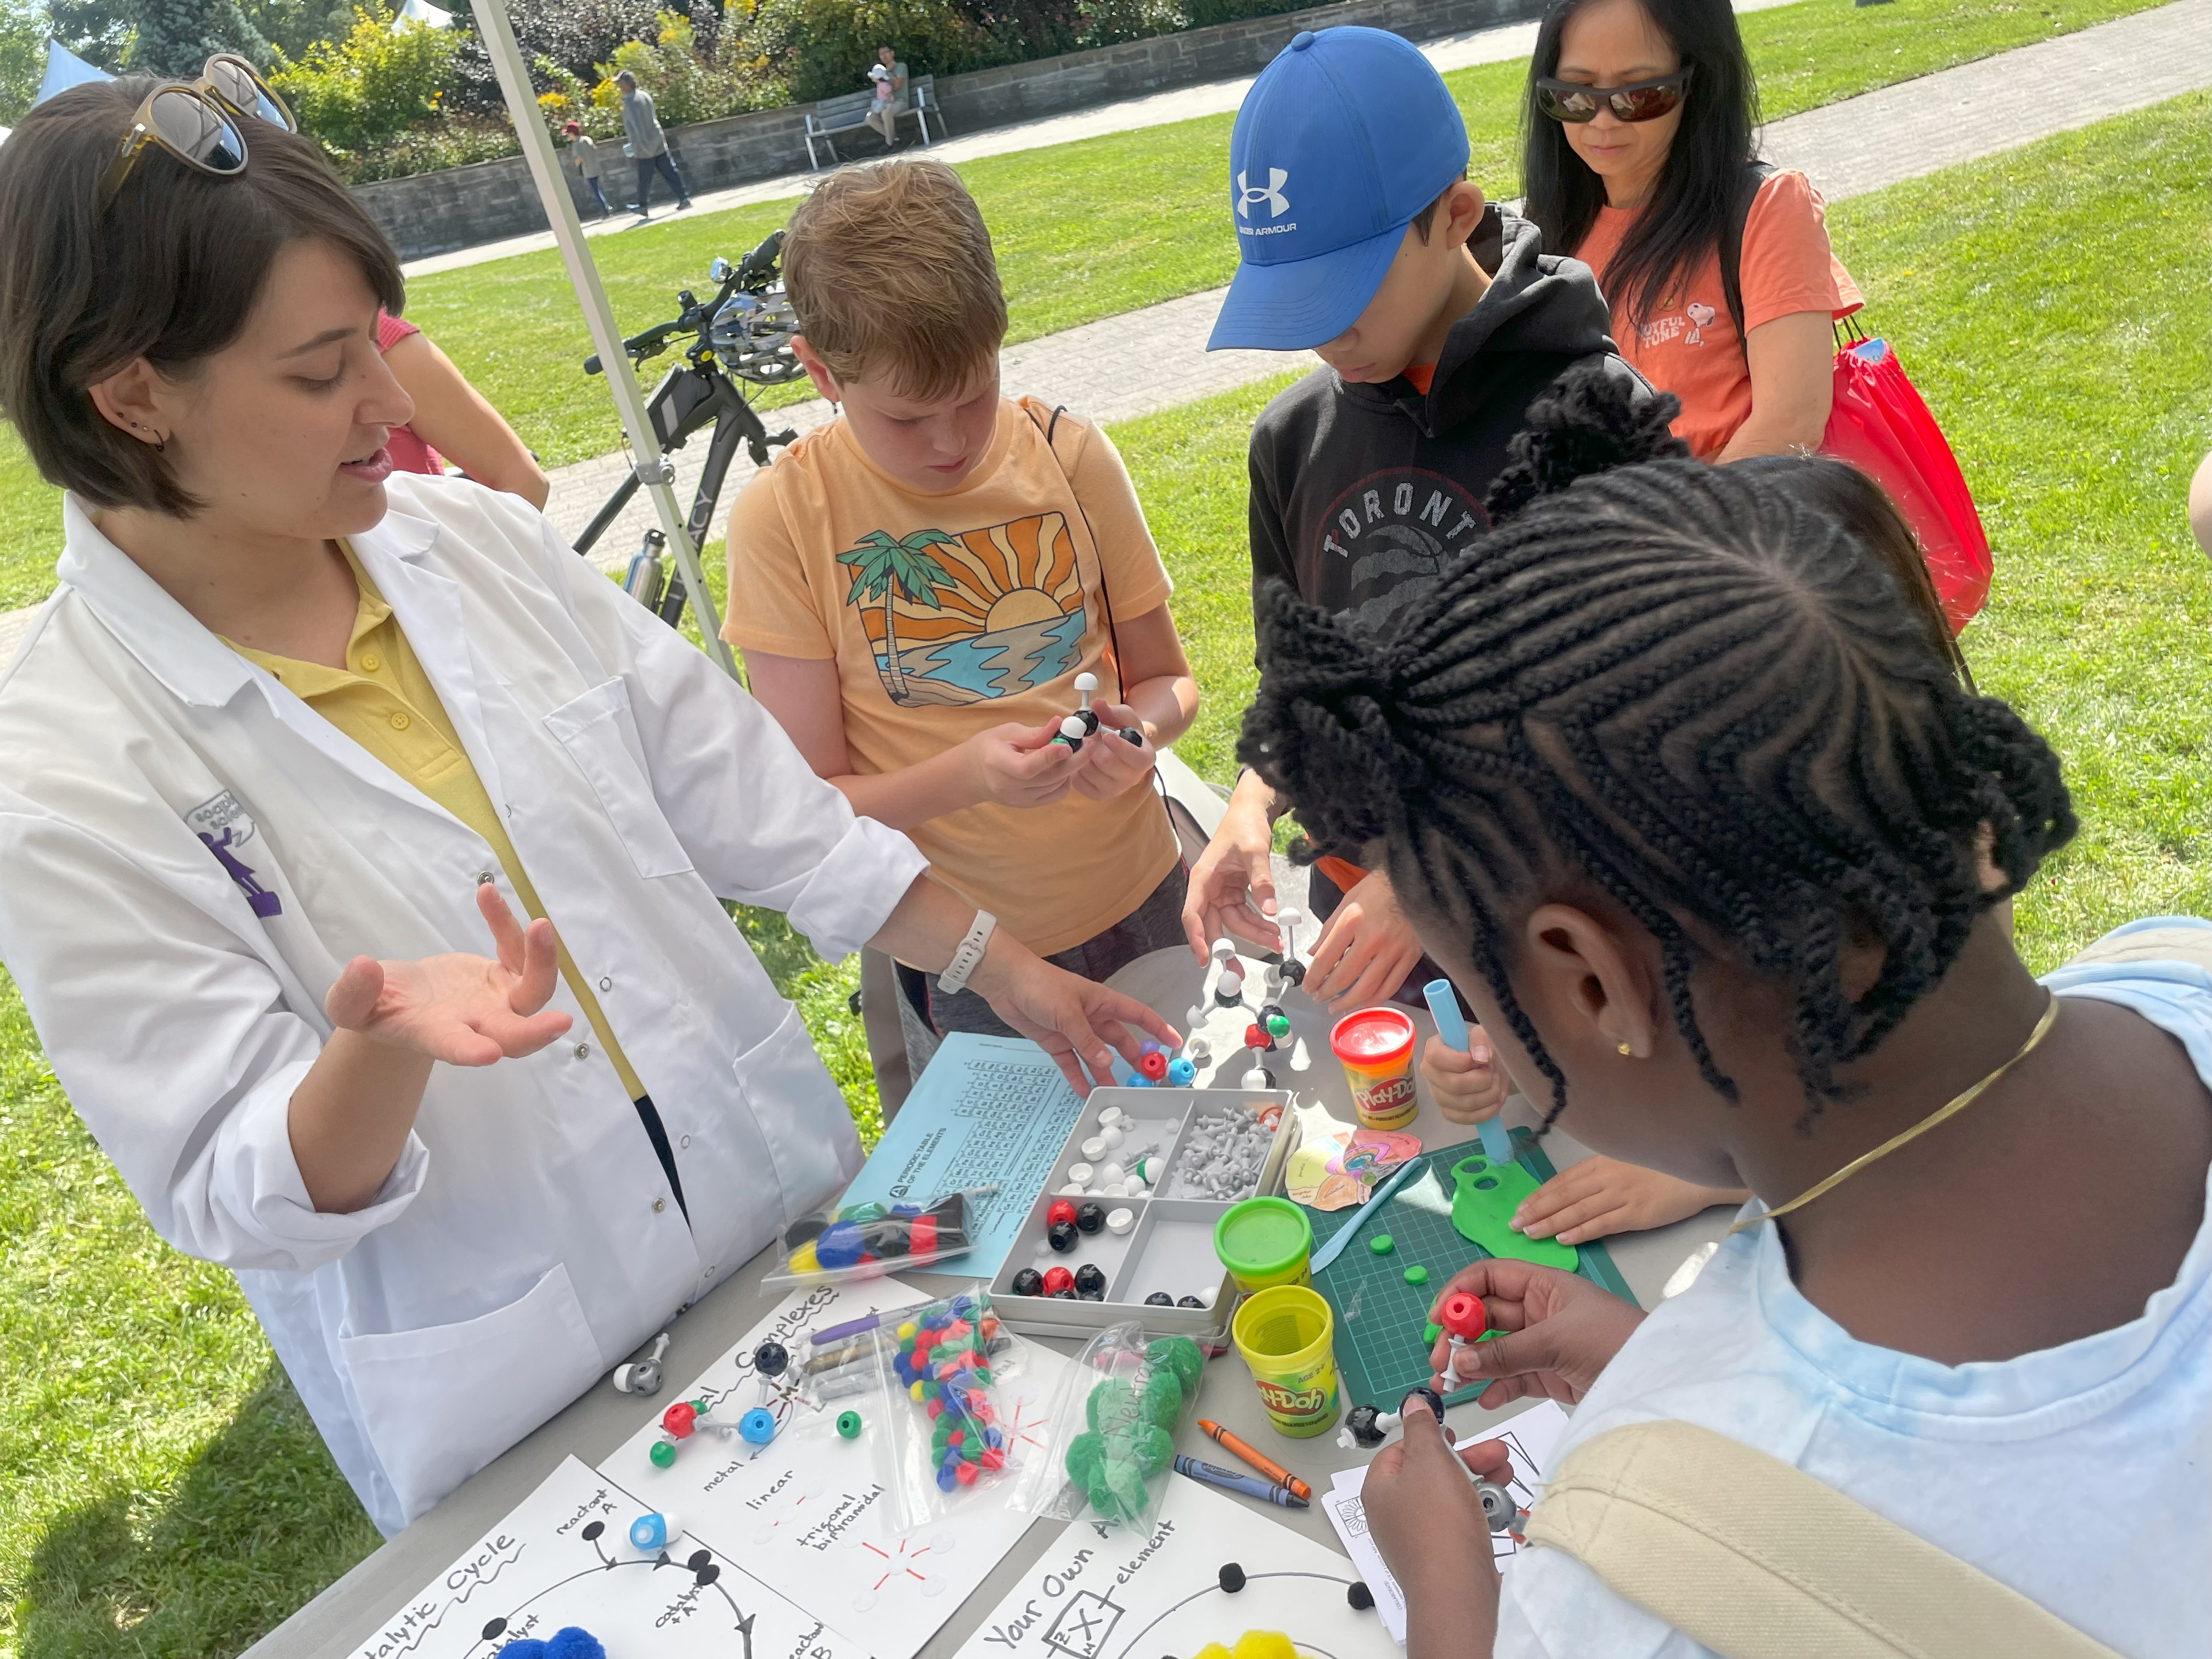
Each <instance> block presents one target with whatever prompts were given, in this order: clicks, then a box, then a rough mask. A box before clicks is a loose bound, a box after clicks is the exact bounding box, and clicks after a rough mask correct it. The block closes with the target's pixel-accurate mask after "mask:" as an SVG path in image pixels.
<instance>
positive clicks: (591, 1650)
mask: <svg viewBox="0 0 2212 1659" xmlns="http://www.w3.org/2000/svg"><path fill="white" fill-rule="evenodd" d="M501 1651H502V1652H505V1651H506V1650H505V1649H502V1650H501ZM545 1659H607V1650H606V1649H605V1648H604V1647H603V1646H601V1645H600V1644H599V1638H598V1637H596V1636H594V1635H592V1632H589V1631H587V1630H584V1629H582V1628H580V1626H575V1625H563V1626H562V1627H561V1628H560V1629H559V1630H556V1631H555V1632H553V1637H552V1639H551V1640H550V1641H549V1642H547V1643H546V1644H545Z"/></svg>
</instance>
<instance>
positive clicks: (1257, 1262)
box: [1213, 1197, 1313, 1291]
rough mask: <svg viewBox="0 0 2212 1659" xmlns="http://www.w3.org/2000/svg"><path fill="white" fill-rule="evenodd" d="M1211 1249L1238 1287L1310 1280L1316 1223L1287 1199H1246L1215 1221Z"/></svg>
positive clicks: (1259, 1287) (1266, 1287) (1259, 1288)
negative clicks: (1308, 1263)
mask: <svg viewBox="0 0 2212 1659" xmlns="http://www.w3.org/2000/svg"><path fill="white" fill-rule="evenodd" d="M1213 1253H1214V1255H1218V1256H1219V1257H1220V1258H1221V1265H1222V1266H1223V1267H1226V1268H1228V1269H1229V1272H1230V1274H1231V1277H1232V1278H1234V1279H1236V1281H1237V1289H1238V1290H1240V1291H1265V1290H1270V1289H1272V1288H1273V1287H1274V1286H1275V1285H1310V1284H1312V1283H1313V1274H1312V1273H1311V1272H1310V1270H1309V1268H1308V1267H1307V1265H1306V1264H1307V1262H1308V1260H1309V1259H1310V1257H1311V1256H1312V1255H1313V1223H1312V1222H1310V1221H1309V1220H1307V1219H1306V1212H1304V1210H1302V1209H1300V1208H1299V1207H1298V1206H1297V1205H1295V1204H1293V1203H1291V1200H1288V1199H1287V1198H1273V1197H1267V1198H1248V1199H1246V1200H1244V1201H1243V1203H1242V1204H1232V1205H1231V1206H1230V1207H1229V1209H1228V1210H1227V1211H1226V1212H1225V1213H1224V1214H1223V1216H1222V1218H1221V1219H1220V1220H1218V1221H1217V1222H1215V1223H1214V1224H1213Z"/></svg>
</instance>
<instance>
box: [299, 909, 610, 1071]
mask: <svg viewBox="0 0 2212 1659" xmlns="http://www.w3.org/2000/svg"><path fill="white" fill-rule="evenodd" d="M477 909H478V910H480V911H481V912H483V919H484V920H485V921H487V922H489V924H490V926H491V934H492V939H493V942H494V943H495V945H497V947H498V950H499V959H498V960H497V961H492V960H490V959H489V958H487V957H479V956H473V955H471V954H470V953H469V952H467V951H448V952H447V953H445V954H443V955H441V956H435V957H422V958H421V959H420V960H418V961H415V962H380V961H378V960H377V959H376V958H375V957H355V958H354V959H353V960H352V961H351V962H349V963H347V964H346V965H345V968H344V969H343V971H342V972H341V973H340V974H339V975H338V976H337V980H336V981H333V982H332V984H331V988H330V990H329V992H328V994H325V996H324V998H323V1012H325V1013H326V1014H328V1015H329V1016H330V1018H331V1024H333V1025H335V1026H337V1027H338V1028H339V1029H340V1030H348V1031H358V1032H359V1033H360V1034H361V1035H362V1036H365V1037H369V1038H372V1039H374V1041H376V1042H385V1043H389V1044H391V1045H392V1047H394V1048H409V1049H412V1050H414V1051H415V1052H416V1053H417V1054H427V1055H428V1056H429V1057H430V1058H431V1059H433V1060H444V1061H445V1062H446V1063H447V1065H449V1066H489V1065H491V1064H493V1063H494V1062H495V1061H496V1060H512V1059H520V1057H521V1056H523V1055H525V1054H536V1053H537V1052H538V1050H539V1049H540V1048H544V1046H545V1045H546V1044H547V1043H549V1042H553V1041H554V1040H556V1038H558V1037H559V1036H562V1033H564V1032H565V1031H567V1030H568V1026H569V1024H570V1023H571V1022H570V1020H569V1018H568V1015H566V1014H563V1013H558V1012H546V1011H545V1004H546V1002H547V1001H548V1000H550V998H551V997H552V995H553V987H554V984H555V982H556V978H557V976H558V975H559V972H560V968H559V963H558V961H557V959H556V955H555V951H554V941H553V924H552V923H551V922H550V921H544V920H539V921H533V922H532V923H531V924H530V926H529V927H526V928H523V927H516V926H515V925H514V915H513V912H512V911H510V910H509V909H508V908H507V901H506V900H505V899H503V898H501V896H500V895H499V889H498V888H497V887H495V886H494V885H493V884H491V883H489V882H485V883H483V884H482V885H480V886H479V887H478V888H477Z"/></svg>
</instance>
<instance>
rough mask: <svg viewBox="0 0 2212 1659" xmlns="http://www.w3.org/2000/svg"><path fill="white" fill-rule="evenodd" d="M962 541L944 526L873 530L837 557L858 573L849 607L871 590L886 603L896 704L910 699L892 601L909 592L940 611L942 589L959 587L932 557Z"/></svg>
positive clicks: (888, 679)
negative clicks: (896, 532) (908, 531)
mask: <svg viewBox="0 0 2212 1659" xmlns="http://www.w3.org/2000/svg"><path fill="white" fill-rule="evenodd" d="M959 545H960V544H959V542H958V540H957V539H956V538H953V537H951V536H948V535H946V534H945V532H943V531H942V530H917V531H915V532H914V533H913V534H912V535H910V536H893V535H891V534H890V533H889V532H885V531H881V530H871V531H870V532H868V533H867V534H866V535H865V536H863V537H861V538H860V543H859V544H858V545H856V546H854V547H850V548H848V549H847V550H845V551H844V552H842V553H840V554H839V555H838V556H837V562H838V563H840V564H842V565H848V566H850V567H851V568H852V571H853V591H852V592H849V593H848V594H847V595H846V596H845V603H846V604H848V605H858V604H860V599H861V596H862V595H863V594H864V593H865V594H866V597H867V598H869V599H878V600H880V601H882V603H883V607H884V670H883V678H884V690H888V691H889V692H890V694H891V701H892V702H905V701H906V670H905V669H904V668H902V666H900V665H899V647H898V631H897V627H896V623H895V622H894V620H893V616H892V609H891V605H892V601H893V600H894V599H897V598H899V597H900V596H901V595H903V596H904V597H905V599H906V600H907V602H908V604H909V605H925V606H927V608H928V609H930V610H932V611H935V610H937V609H939V605H938V603H937V590H938V589H939V588H940V587H951V586H955V584H954V582H953V580H952V577H951V574H950V573H949V572H947V571H946V569H945V567H944V566H943V565H941V564H939V562H937V561H936V560H935V559H933V558H932V557H931V556H930V554H929V550H930V549H931V548H933V547H957V546H959Z"/></svg>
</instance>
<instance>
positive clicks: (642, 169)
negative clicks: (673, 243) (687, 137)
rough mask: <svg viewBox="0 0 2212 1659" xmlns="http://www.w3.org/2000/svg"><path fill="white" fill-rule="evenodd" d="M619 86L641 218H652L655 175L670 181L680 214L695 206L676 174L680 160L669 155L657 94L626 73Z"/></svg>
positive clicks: (625, 71) (618, 77)
mask: <svg viewBox="0 0 2212 1659" xmlns="http://www.w3.org/2000/svg"><path fill="white" fill-rule="evenodd" d="M615 85H616V86H617V88H620V90H621V92H622V115H623V131H624V132H625V133H627V134H629V155H630V159H631V160H632V161H635V162H636V163H637V216H638V217H639V218H641V219H645V218H649V217H651V216H652V215H651V212H650V210H651V208H652V206H653V174H654V173H656V172H657V173H659V174H660V176H661V177H662V178H664V179H667V180H668V187H669V189H671V190H672V191H675V192H676V206H677V210H678V212H681V211H683V210H684V209H686V208H689V207H690V205H691V192H690V190H689V189H688V188H687V187H686V186H685V185H684V175H683V174H682V173H678V171H677V170H676V158H675V157H674V156H673V155H670V154H669V153H668V135H667V134H665V133H664V132H663V131H661V130H660V118H659V116H657V115H655V114H654V113H653V94H651V93H649V92H647V91H646V89H645V88H642V87H641V86H639V85H638V83H637V76H635V75H632V74H631V73H630V72H629V70H623V72H622V73H621V74H620V75H617V76H615Z"/></svg>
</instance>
